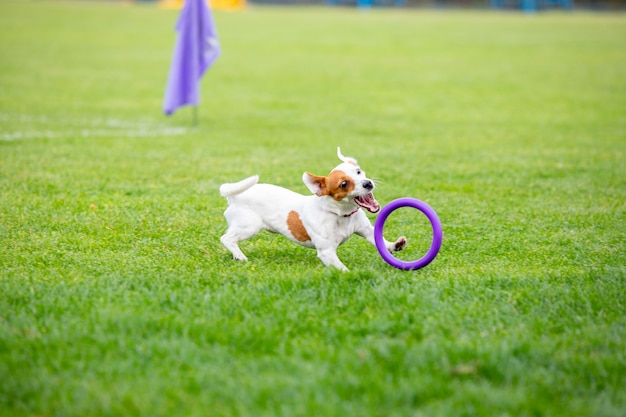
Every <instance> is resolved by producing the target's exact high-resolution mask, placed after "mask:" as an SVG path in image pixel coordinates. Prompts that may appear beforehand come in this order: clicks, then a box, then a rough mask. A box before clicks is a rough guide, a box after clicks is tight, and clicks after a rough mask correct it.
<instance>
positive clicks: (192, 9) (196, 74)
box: [163, 0, 220, 115]
mask: <svg viewBox="0 0 626 417" xmlns="http://www.w3.org/2000/svg"><path fill="white" fill-rule="evenodd" d="M176 31H177V32H178V37H177V40H176V46H175V47H174V55H173V57H172V64H171V66H170V74H169V76H168V78H167V87H166V88H165V99H164V100H163V112H165V114H167V115H171V114H172V113H174V111H175V110H176V109H177V108H178V107H181V106H185V105H188V104H189V105H193V106H197V105H198V103H199V101H200V78H202V75H203V74H204V72H205V71H206V70H207V69H208V68H209V67H210V66H211V64H213V61H215V60H216V59H217V57H218V55H219V54H220V45H219V42H218V40H217V32H216V30H215V23H214V22H213V15H212V14H211V10H210V9H209V7H208V6H207V4H206V2H205V0H185V5H184V6H183V9H182V10H181V12H180V16H179V17H178V22H177V23H176Z"/></svg>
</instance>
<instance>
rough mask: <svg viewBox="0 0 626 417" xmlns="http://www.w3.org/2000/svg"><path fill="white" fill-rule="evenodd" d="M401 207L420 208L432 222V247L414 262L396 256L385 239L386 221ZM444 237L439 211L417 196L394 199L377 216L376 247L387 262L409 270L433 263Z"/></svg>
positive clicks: (375, 223) (375, 225)
mask: <svg viewBox="0 0 626 417" xmlns="http://www.w3.org/2000/svg"><path fill="white" fill-rule="evenodd" d="M401 207H413V208H416V209H418V210H419V211H421V212H422V213H424V214H425V215H426V217H428V220H429V221H430V224H431V226H432V228H433V243H432V244H431V245H430V249H429V250H428V252H426V255H424V256H423V257H422V258H420V259H418V260H416V261H412V262H405V261H403V260H400V259H398V258H396V257H395V256H393V255H392V254H391V253H390V252H389V250H388V249H387V248H386V247H385V239H384V237H383V228H384V226H385V221H386V220H387V217H389V215H390V214H391V213H392V212H393V211H394V210H396V209H399V208H401ZM442 237H443V229H442V227H441V221H439V217H438V216H437V213H435V210H433V209H432V208H431V207H430V206H429V205H428V204H426V203H424V202H423V201H420V200H418V199H416V198H409V197H404V198H398V199H396V200H393V201H392V202H391V203H389V204H387V205H386V206H385V207H383V209H382V210H381V211H380V214H379V215H378V217H377V218H376V221H375V222H374V241H375V242H376V249H378V252H379V253H380V256H382V257H383V259H384V260H385V262H387V263H388V264H389V265H391V266H394V267H396V268H398V269H404V270H407V271H408V270H415V269H420V268H423V267H425V266H426V265H428V264H429V263H431V262H432V260H433V259H435V256H437V254H438V253H439V249H440V248H441V241H442Z"/></svg>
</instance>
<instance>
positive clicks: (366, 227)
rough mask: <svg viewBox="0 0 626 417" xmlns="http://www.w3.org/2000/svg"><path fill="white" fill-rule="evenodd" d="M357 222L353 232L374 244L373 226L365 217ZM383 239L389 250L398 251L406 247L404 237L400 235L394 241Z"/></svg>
mask: <svg viewBox="0 0 626 417" xmlns="http://www.w3.org/2000/svg"><path fill="white" fill-rule="evenodd" d="M363 220H364V221H361V222H360V223H359V227H358V228H357V229H356V230H355V233H356V234H358V235H359V236H363V237H364V238H365V239H366V240H367V241H368V242H369V243H371V244H372V245H374V246H376V240H375V239H374V226H372V224H371V223H370V221H369V220H368V219H367V217H365V219H363ZM383 240H384V241H385V247H386V248H387V250H388V251H389V252H399V251H401V250H402V249H404V248H405V247H406V237H404V236H401V237H399V238H398V239H397V240H396V241H395V242H390V241H388V240H387V239H385V238H384V237H383Z"/></svg>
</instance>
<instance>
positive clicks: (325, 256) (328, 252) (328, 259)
mask: <svg viewBox="0 0 626 417" xmlns="http://www.w3.org/2000/svg"><path fill="white" fill-rule="evenodd" d="M317 257H318V258H320V260H321V261H322V263H323V264H324V265H326V266H334V267H335V268H337V269H339V270H340V271H348V268H346V266H345V265H344V264H343V263H342V262H341V260H339V257H338V256H337V248H336V247H335V248H332V247H331V248H324V249H319V248H318V249H317Z"/></svg>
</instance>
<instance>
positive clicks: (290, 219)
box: [287, 210, 311, 242]
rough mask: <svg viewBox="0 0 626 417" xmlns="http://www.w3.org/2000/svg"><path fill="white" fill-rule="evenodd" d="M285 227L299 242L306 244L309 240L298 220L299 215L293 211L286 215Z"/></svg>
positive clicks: (300, 221)
mask: <svg viewBox="0 0 626 417" xmlns="http://www.w3.org/2000/svg"><path fill="white" fill-rule="evenodd" d="M287 227H288V228H289V231H290V232H291V234H292V235H293V237H294V238H296V240H298V241H299V242H308V241H309V240H311V237H310V236H309V234H308V233H307V231H306V229H305V228H304V225H303V224H302V220H300V215H299V214H298V213H297V212H295V211H293V210H292V211H290V212H289V214H288V215H287Z"/></svg>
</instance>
